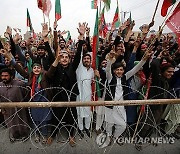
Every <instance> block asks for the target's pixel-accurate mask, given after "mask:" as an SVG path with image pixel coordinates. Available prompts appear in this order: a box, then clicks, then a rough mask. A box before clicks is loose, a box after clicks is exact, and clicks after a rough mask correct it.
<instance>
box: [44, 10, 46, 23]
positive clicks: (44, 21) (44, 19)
mask: <svg viewBox="0 0 180 154" xmlns="http://www.w3.org/2000/svg"><path fill="white" fill-rule="evenodd" d="M43 20H44V24H45V22H46V21H45V15H44V12H43Z"/></svg>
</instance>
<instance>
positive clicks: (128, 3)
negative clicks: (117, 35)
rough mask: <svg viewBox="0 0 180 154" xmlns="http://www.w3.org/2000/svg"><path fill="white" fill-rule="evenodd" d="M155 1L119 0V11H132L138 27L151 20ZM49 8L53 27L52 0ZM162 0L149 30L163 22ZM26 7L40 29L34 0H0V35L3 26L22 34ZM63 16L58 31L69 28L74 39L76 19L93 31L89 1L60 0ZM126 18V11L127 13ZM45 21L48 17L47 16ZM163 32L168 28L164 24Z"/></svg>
mask: <svg viewBox="0 0 180 154" xmlns="http://www.w3.org/2000/svg"><path fill="white" fill-rule="evenodd" d="M116 1H117V0H111V9H110V11H108V12H107V11H106V12H105V19H106V22H112V20H113V16H114V13H115V9H116ZM157 1H158V0H118V2H119V8H120V11H131V14H132V19H133V20H135V23H136V25H135V27H134V30H136V31H137V30H139V27H140V26H141V25H142V24H144V23H149V22H150V21H151V19H152V16H153V12H154V9H155V6H156V3H157ZM51 2H52V9H51V12H50V23H51V26H53V22H54V12H55V11H54V10H55V6H54V5H55V0H51ZM162 2H163V0H160V4H159V7H158V11H157V14H156V17H155V25H154V27H153V28H152V29H155V30H157V29H158V26H159V25H161V24H162V22H163V19H164V18H163V17H161V15H160V10H161V6H162ZM27 8H28V9H29V13H30V17H31V21H32V25H33V28H34V30H35V32H39V31H41V23H42V22H43V15H42V11H41V10H40V9H39V8H38V7H37V0H0V35H3V33H4V31H5V29H6V26H7V25H9V26H11V27H12V28H20V29H21V30H22V32H21V33H22V34H24V33H25V32H26V31H27V27H26V19H27V14H26V9H27ZM61 14H62V18H61V19H60V20H59V21H58V30H59V29H60V30H61V31H62V30H69V31H70V32H71V35H72V38H73V39H75V38H76V37H77V35H78V33H77V26H78V22H88V24H89V26H90V28H91V35H92V34H93V29H94V24H95V15H96V10H92V9H91V0H61ZM127 17H129V14H127ZM46 21H48V18H46ZM165 32H170V30H169V29H168V28H167V27H165Z"/></svg>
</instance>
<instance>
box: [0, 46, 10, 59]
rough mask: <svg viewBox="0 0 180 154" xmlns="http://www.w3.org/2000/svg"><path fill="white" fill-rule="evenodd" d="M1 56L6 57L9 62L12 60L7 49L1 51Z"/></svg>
mask: <svg viewBox="0 0 180 154" xmlns="http://www.w3.org/2000/svg"><path fill="white" fill-rule="evenodd" d="M0 54H2V55H3V56H4V57H6V58H7V59H8V60H10V61H11V60H12V57H13V56H12V54H11V52H9V51H8V50H6V49H0Z"/></svg>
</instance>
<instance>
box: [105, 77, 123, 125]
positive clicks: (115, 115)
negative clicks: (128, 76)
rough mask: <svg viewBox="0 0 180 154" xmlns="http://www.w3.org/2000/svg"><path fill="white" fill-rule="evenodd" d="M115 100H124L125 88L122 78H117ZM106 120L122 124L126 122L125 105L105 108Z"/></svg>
mask: <svg viewBox="0 0 180 154" xmlns="http://www.w3.org/2000/svg"><path fill="white" fill-rule="evenodd" d="M114 100H115V101H118V100H123V89H122V85H121V78H117V86H116V91H115V99H114ZM105 121H106V122H108V123H112V124H117V125H121V124H122V123H126V111H125V108H124V106H114V107H113V109H110V108H107V107H106V108H105Z"/></svg>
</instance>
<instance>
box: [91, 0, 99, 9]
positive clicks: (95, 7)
mask: <svg viewBox="0 0 180 154" xmlns="http://www.w3.org/2000/svg"><path fill="white" fill-rule="evenodd" d="M97 3H98V0H92V1H91V9H97Z"/></svg>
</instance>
